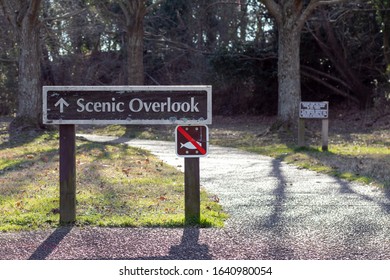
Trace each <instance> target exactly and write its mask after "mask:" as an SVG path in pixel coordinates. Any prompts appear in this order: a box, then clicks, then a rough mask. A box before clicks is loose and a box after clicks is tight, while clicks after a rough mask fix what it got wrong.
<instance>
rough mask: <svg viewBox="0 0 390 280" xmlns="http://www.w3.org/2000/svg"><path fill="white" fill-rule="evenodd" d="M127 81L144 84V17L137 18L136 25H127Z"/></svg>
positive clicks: (133, 83) (132, 83)
mask: <svg viewBox="0 0 390 280" xmlns="http://www.w3.org/2000/svg"><path fill="white" fill-rule="evenodd" d="M127 34H128V35H127V83H128V84H129V85H143V84H144V62H143V58H144V55H143V52H144V27H143V17H142V18H138V19H135V22H134V25H131V26H128V27H127Z"/></svg>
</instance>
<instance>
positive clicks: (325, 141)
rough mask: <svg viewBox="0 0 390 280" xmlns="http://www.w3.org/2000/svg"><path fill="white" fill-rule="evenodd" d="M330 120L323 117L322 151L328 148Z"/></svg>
mask: <svg viewBox="0 0 390 280" xmlns="http://www.w3.org/2000/svg"><path fill="white" fill-rule="evenodd" d="M328 134H329V120H328V119H322V151H327V150H328V139H329V138H328Z"/></svg>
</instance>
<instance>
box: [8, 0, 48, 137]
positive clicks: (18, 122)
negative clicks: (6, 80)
mask: <svg viewBox="0 0 390 280" xmlns="http://www.w3.org/2000/svg"><path fill="white" fill-rule="evenodd" d="M29 2H30V3H29V5H28V8H27V7H25V6H22V7H21V10H20V11H19V12H20V13H19V17H20V20H19V21H18V24H16V25H14V28H15V29H16V30H17V34H18V41H19V48H20V53H19V74H18V79H19V80H18V111H17V115H16V119H15V120H14V121H13V122H12V124H11V130H14V129H29V128H39V127H41V124H42V120H41V116H42V93H41V61H40V58H41V55H40V38H39V33H40V32H39V31H40V25H39V24H40V22H39V19H38V18H39V8H40V2H41V1H40V0H37V1H29ZM24 8H26V9H24ZM12 12H13V11H12ZM23 12H24V14H23Z"/></svg>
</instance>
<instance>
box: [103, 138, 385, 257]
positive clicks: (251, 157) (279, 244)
mask: <svg viewBox="0 0 390 280" xmlns="http://www.w3.org/2000/svg"><path fill="white" fill-rule="evenodd" d="M95 140H96V139H95ZM116 141H118V142H121V141H123V140H121V139H117V140H116ZM124 141H125V142H126V143H127V144H128V145H131V146H134V147H140V148H144V149H147V150H149V151H151V152H152V153H154V154H155V155H157V156H158V157H160V158H161V159H162V160H164V161H165V162H166V163H168V164H170V165H173V166H176V167H178V168H179V169H181V170H183V165H184V164H183V161H184V160H183V159H181V158H178V157H176V155H175V152H174V143H172V142H162V141H144V140H138V139H134V140H131V141H126V140H124ZM200 165H201V171H200V172H201V185H202V186H203V187H205V188H206V189H207V190H208V191H209V192H212V193H214V194H216V195H217V196H218V197H219V198H220V203H221V204H222V205H223V207H224V209H225V210H226V211H227V212H228V213H229V214H230V215H231V218H230V219H229V220H228V221H227V223H226V232H228V234H230V235H231V236H234V240H235V242H237V243H243V244H248V246H255V247H256V248H261V250H259V252H258V256H257V257H259V258H262V257H269V258H292V259H296V258H298V259H299V258H336V259H340V258H343V259H348V258H352V259H356V258H358V259H365V258H370V259H377V258H386V259H390V215H389V214H390V192H383V191H381V190H379V189H377V188H375V187H370V186H364V185H360V184H356V183H350V182H346V181H344V180H340V179H337V178H333V177H330V176H327V175H323V174H318V173H316V172H312V171H309V170H303V169H299V168H297V167H295V166H292V165H288V164H285V163H284V162H281V161H279V160H276V159H273V158H270V157H265V156H260V155H256V154H252V153H247V152H244V151H241V150H238V149H234V148H223V147H215V146H211V147H210V155H209V156H208V157H207V158H202V159H201V160H200Z"/></svg>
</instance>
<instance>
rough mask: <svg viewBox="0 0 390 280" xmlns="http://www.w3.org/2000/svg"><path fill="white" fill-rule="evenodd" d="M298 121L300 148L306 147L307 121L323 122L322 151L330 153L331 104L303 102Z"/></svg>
mask: <svg viewBox="0 0 390 280" xmlns="http://www.w3.org/2000/svg"><path fill="white" fill-rule="evenodd" d="M299 106H300V108H299V120H298V146H299V147H304V146H305V119H321V120H322V129H321V134H322V151H328V138H329V137H328V134H329V120H328V115H329V103H328V102H326V101H323V102H301V103H300V105H299Z"/></svg>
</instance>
